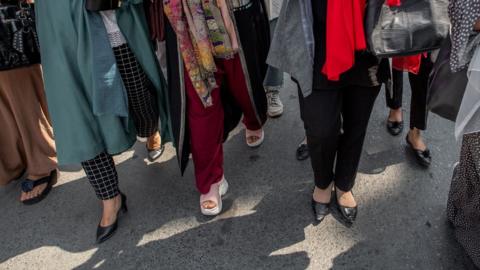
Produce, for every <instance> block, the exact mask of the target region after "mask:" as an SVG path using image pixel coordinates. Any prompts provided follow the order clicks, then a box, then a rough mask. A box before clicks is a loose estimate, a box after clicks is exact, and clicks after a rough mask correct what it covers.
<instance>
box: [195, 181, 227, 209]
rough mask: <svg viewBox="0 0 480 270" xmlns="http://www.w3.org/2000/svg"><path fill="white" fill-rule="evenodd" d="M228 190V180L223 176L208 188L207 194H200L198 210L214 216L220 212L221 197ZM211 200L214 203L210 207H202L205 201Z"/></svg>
mask: <svg viewBox="0 0 480 270" xmlns="http://www.w3.org/2000/svg"><path fill="white" fill-rule="evenodd" d="M227 191H228V182H227V180H226V179H225V177H223V178H222V181H220V182H219V183H216V184H213V185H212V187H211V188H210V192H209V193H207V194H202V195H200V210H201V212H202V214H203V215H205V216H216V215H218V214H220V213H221V212H222V197H223V196H225V194H227ZM208 201H211V202H213V203H216V204H217V206H215V207H214V208H212V209H207V208H204V207H203V204H204V203H205V202H208Z"/></svg>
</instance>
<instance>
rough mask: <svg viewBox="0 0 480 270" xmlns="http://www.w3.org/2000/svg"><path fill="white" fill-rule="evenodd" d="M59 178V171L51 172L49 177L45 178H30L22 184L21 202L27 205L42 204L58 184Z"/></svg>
mask: <svg viewBox="0 0 480 270" xmlns="http://www.w3.org/2000/svg"><path fill="white" fill-rule="evenodd" d="M57 176H58V173H57V170H53V171H51V172H50V174H49V175H47V176H44V177H31V176H29V177H28V178H27V179H25V180H24V181H23V182H22V193H21V195H20V201H21V202H22V203H23V204H25V205H32V204H36V203H39V202H41V201H42V200H43V199H45V198H46V196H48V194H49V193H50V191H51V190H52V187H53V186H54V185H55V184H56V183H57Z"/></svg>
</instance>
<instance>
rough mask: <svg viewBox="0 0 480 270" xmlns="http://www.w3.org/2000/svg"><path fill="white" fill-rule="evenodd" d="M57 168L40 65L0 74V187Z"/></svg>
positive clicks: (37, 176) (46, 173) (41, 175)
mask: <svg viewBox="0 0 480 270" xmlns="http://www.w3.org/2000/svg"><path fill="white" fill-rule="evenodd" d="M56 167H57V158H56V152H55V142H54V140H53V131H52V126H51V124H50V120H49V115H48V110H47V102H46V98H45V91H44V87H43V79H42V70H41V68H40V65H32V66H29V67H24V68H17V69H13V70H7V71H0V185H5V184H7V183H8V182H10V181H12V180H14V179H16V178H18V177H19V176H21V174H22V172H24V171H26V172H27V173H28V178H29V179H31V180H37V179H39V178H42V177H45V176H47V175H49V174H50V172H51V171H53V170H55V169H56Z"/></svg>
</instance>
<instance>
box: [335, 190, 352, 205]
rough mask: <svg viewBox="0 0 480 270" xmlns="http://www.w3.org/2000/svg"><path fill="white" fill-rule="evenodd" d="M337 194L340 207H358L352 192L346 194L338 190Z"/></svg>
mask: <svg viewBox="0 0 480 270" xmlns="http://www.w3.org/2000/svg"><path fill="white" fill-rule="evenodd" d="M336 192H337V200H338V204H339V206H342V207H348V208H355V207H357V202H356V201H355V198H354V197H353V193H352V192H351V191H348V192H344V191H341V190H340V189H338V188H336Z"/></svg>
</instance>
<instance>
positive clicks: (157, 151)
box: [147, 131, 165, 162]
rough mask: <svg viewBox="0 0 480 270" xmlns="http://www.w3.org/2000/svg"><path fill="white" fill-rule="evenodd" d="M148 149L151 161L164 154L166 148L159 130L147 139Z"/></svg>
mask: <svg viewBox="0 0 480 270" xmlns="http://www.w3.org/2000/svg"><path fill="white" fill-rule="evenodd" d="M147 150H148V160H150V162H153V161H155V160H157V159H159V158H160V157H161V156H162V155H163V152H164V150H165V148H164V146H163V145H162V138H161V137H160V133H159V132H158V131H157V132H156V133H155V134H153V135H152V136H150V137H149V138H148V139H147Z"/></svg>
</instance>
